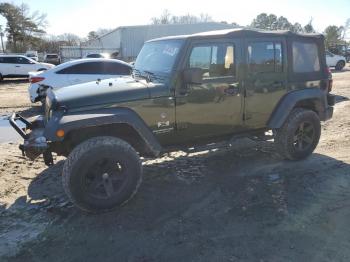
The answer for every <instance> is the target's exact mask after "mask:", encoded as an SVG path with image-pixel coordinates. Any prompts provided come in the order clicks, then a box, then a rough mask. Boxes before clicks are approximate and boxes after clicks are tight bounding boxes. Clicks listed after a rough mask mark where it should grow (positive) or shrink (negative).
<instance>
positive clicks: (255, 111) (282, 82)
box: [244, 37, 287, 129]
mask: <svg viewBox="0 0 350 262" xmlns="http://www.w3.org/2000/svg"><path fill="white" fill-rule="evenodd" d="M244 50H245V57H246V63H247V70H246V74H245V81H244V83H245V84H244V85H245V110H244V119H245V125H246V127H247V128H248V129H257V128H263V127H266V124H267V121H268V119H269V117H270V115H271V113H272V111H273V110H274V108H275V106H276V105H277V103H278V102H279V101H280V99H281V97H282V96H283V95H284V94H285V93H286V92H287V59H286V58H287V48H286V41H285V39H284V38H282V37H275V38H267V39H261V38H258V39H254V38H251V39H246V41H245V48H244Z"/></svg>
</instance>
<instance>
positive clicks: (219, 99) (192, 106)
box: [176, 39, 243, 141]
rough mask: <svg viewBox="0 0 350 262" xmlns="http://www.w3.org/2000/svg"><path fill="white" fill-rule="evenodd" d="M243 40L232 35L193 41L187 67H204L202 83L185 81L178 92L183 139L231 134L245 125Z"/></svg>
mask: <svg viewBox="0 0 350 262" xmlns="http://www.w3.org/2000/svg"><path fill="white" fill-rule="evenodd" d="M240 60H241V52H240V42H239V41H236V40H232V39H221V40H211V41H208V40H206V41H198V42H194V43H192V45H191V46H190V48H189V51H188V54H187V55H186V59H185V61H184V68H201V69H202V72H203V82H202V83H201V84H187V83H183V84H182V85H183V86H182V87H181V88H180V89H179V90H177V94H176V124H177V134H178V137H179V138H180V140H182V141H186V140H193V139H196V138H209V137H214V136H221V135H228V134H231V133H233V132H234V131H238V130H239V129H240V128H241V127H242V99H243V97H242V88H241V82H240V80H239V76H238V70H237V68H238V67H237V65H238V62H239V61H240Z"/></svg>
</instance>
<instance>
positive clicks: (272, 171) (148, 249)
mask: <svg viewBox="0 0 350 262" xmlns="http://www.w3.org/2000/svg"><path fill="white" fill-rule="evenodd" d="M243 144H244V146H242V145H238V146H234V147H232V148H221V149H213V150H207V151H202V152H197V153H191V154H186V153H184V152H181V153H180V152H176V153H170V154H168V155H167V156H165V157H164V158H163V159H162V160H163V161H160V160H153V161H152V160H148V161H145V162H144V182H143V184H142V186H141V187H140V189H139V192H138V194H137V195H136V197H135V198H134V199H133V200H132V201H130V202H129V203H128V204H127V205H125V206H124V207H122V208H120V209H118V210H116V211H114V212H109V213H104V214H98V215H89V214H85V213H83V212H81V211H79V210H78V209H76V208H75V207H73V206H72V205H71V204H70V202H69V201H68V199H67V197H66V196H65V194H64V192H63V189H62V185H61V175H60V174H61V171H62V167H63V163H64V162H63V161H60V162H58V163H57V164H56V165H55V166H53V167H50V168H48V169H46V170H44V171H43V172H42V173H40V174H39V175H38V177H37V178H36V179H35V180H33V181H32V183H31V184H30V186H29V188H28V197H29V198H30V199H31V200H30V201H24V200H23V199H19V200H18V203H15V204H14V205H12V206H11V207H9V209H10V210H11V209H14V208H16V205H21V206H23V205H27V206H28V208H29V209H31V210H33V209H35V210H37V212H45V214H49V216H50V218H48V219H51V220H53V221H54V222H52V223H51V224H50V227H48V228H47V229H46V231H45V239H46V240H45V241H41V242H40V243H36V245H35V246H31V247H30V249H29V250H30V251H28V250H27V249H26V248H24V249H22V252H20V253H19V254H18V255H17V256H16V259H17V260H14V261H20V260H21V259H23V258H27V259H29V260H30V258H31V259H34V258H35V259H39V260H40V259H41V258H43V259H46V260H50V261H62V260H64V261H65V260H69V261H76V260H81V259H82V257H81V256H82V254H84V255H83V256H84V258H83V260H84V261H98V260H104V261H114V260H113V259H112V258H115V256H118V260H119V261H164V260H170V261H184V260H187V261H188V260H190V261H194V260H195V261H215V260H216V259H217V257H218V256H223V257H230V256H234V257H241V258H244V260H245V261H255V260H256V259H257V258H259V259H263V260H264V261H265V260H267V261H276V260H278V258H279V257H280V255H283V256H286V257H294V258H295V259H296V261H317V260H310V259H311V258H314V257H315V256H316V254H320V250H319V249H317V250H316V249H314V248H311V247H315V246H322V245H323V244H324V241H326V242H327V241H328V239H329V234H330V232H329V231H328V229H327V228H324V229H323V228H319V226H318V225H319V224H320V223H321V224H322V223H325V221H324V219H326V220H327V219H330V218H329V212H331V211H330V210H332V208H334V210H338V209H342V207H343V206H347V205H349V204H350V203H349V201H350V200H349V201H348V200H347V199H350V190H349V189H348V188H347V187H344V184H345V185H346V184H349V183H350V178H349V176H348V174H349V173H350V165H348V164H347V163H345V162H343V161H340V160H337V159H334V158H331V157H329V156H326V155H322V154H317V153H315V154H313V155H312V156H310V157H309V158H307V159H305V160H302V161H298V162H291V161H283V160H281V159H280V158H279V156H277V154H276V153H275V151H274V149H273V146H272V144H271V143H270V142H259V143H256V142H249V143H247V142H246V141H245V142H243ZM330 208H331V209H330ZM325 216H327V218H325ZM346 221H347V219H346ZM303 225H305V226H306V225H307V228H305V227H303ZM339 226H341V225H339ZM333 233H334V232H333ZM338 233H339V235H337V236H335V235H333V237H334V238H335V239H336V240H337V241H335V242H336V243H338V242H339V241H340V240H339V239H343V238H344V239H346V238H348V237H350V233H349V234H347V233H345V232H343V231H341V232H338ZM47 241H48V242H49V243H50V245H47V244H46V242H47ZM130 243H132V245H131V244H130ZM327 245H328V246H327V247H328V249H327V250H328V251H329V250H330V249H331V251H332V252H338V251H339V250H344V249H342V248H338V249H337V247H336V246H334V247H333V246H331V244H330V243H328V242H327ZM58 246H59V247H60V248H57V247H58ZM290 246H293V248H290ZM305 247H310V248H309V249H308V248H305ZM327 250H326V251H327ZM277 251H278V252H277ZM326 251H322V252H326ZM218 252H219V253H218ZM221 252H224V253H221ZM225 252H226V253H225ZM281 252H282V253H281ZM283 252H284V253H283ZM322 252H321V253H322ZM344 252H345V251H344ZM344 252H343V251H342V252H341V253H342V254H344ZM322 254H323V253H322ZM106 258H109V259H106ZM201 258H203V260H201ZM204 258H205V259H204ZM223 261H226V259H223ZM232 261H235V260H232Z"/></svg>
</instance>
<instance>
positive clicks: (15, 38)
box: [0, 3, 350, 53]
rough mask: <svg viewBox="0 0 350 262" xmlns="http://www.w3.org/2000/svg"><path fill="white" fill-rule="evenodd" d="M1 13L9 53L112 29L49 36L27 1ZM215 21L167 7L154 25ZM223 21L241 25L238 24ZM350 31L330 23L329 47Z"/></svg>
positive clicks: (263, 23)
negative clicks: (172, 12) (170, 10)
mask: <svg viewBox="0 0 350 262" xmlns="http://www.w3.org/2000/svg"><path fill="white" fill-rule="evenodd" d="M0 15H1V16H3V17H4V18H5V19H6V26H5V27H4V28H3V27H2V26H1V25H0V36H1V40H2V36H3V35H6V38H7V43H6V50H7V51H9V52H25V51H26V50H37V51H39V52H55V53H56V52H58V51H59V46H62V45H74V46H77V45H81V43H82V42H84V41H88V40H93V39H95V38H97V37H99V36H101V35H103V34H105V33H107V32H109V31H110V29H98V30H96V31H91V32H89V33H88V35H87V36H86V37H85V38H81V37H79V36H77V35H75V34H70V33H66V34H62V35H48V34H47V33H46V31H45V29H46V28H47V26H48V21H47V16H46V14H44V13H40V12H38V11H34V12H31V11H30V8H29V6H28V5H26V4H21V5H15V4H13V3H0ZM206 22H214V20H213V19H212V17H211V16H210V15H208V14H200V15H199V16H195V15H191V14H187V15H182V16H176V15H172V14H171V13H170V12H169V11H168V10H164V11H163V13H162V14H161V15H160V16H159V17H153V18H151V24H194V23H206ZM220 22H221V23H225V24H231V25H234V26H239V25H238V24H237V23H235V22H232V23H228V22H227V21H220ZM248 27H252V28H258V29H265V30H290V31H292V32H296V33H314V32H315V29H314V27H313V25H312V20H310V21H309V23H307V24H306V25H301V24H300V23H291V22H290V21H289V20H288V19H287V18H286V17H283V16H279V17H277V16H276V15H274V14H267V13H261V14H259V15H257V17H256V18H254V19H253V21H252V22H251V24H250V25H248ZM346 30H350V19H348V21H347V23H346V25H345V26H336V25H330V26H328V27H327V28H326V29H325V30H324V32H323V34H324V35H325V39H326V46H327V47H331V46H334V45H339V44H344V43H345V41H344V35H345V31H346Z"/></svg>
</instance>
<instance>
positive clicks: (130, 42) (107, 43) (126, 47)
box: [84, 23, 233, 61]
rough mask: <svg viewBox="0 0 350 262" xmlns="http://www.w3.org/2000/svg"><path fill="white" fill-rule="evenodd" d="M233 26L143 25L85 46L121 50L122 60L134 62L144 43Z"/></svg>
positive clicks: (119, 30) (118, 31) (211, 24)
mask: <svg viewBox="0 0 350 262" xmlns="http://www.w3.org/2000/svg"><path fill="white" fill-rule="evenodd" d="M230 28H233V26H232V25H227V24H222V23H198V24H173V25H143V26H125V27H119V28H117V29H115V30H114V31H112V32H110V33H108V34H106V35H103V36H101V37H100V38H97V39H95V40H92V41H89V42H86V43H85V44H84V46H87V47H94V48H107V49H108V48H110V49H119V50H120V54H119V56H120V58H121V59H123V60H125V61H133V60H135V58H136V56H137V55H138V53H139V52H140V50H141V48H142V46H143V44H144V42H146V41H148V40H151V39H154V38H158V37H163V36H172V35H188V34H195V33H200V32H205V31H212V30H220V29H230Z"/></svg>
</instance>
